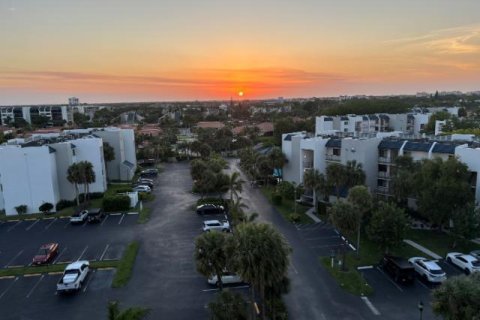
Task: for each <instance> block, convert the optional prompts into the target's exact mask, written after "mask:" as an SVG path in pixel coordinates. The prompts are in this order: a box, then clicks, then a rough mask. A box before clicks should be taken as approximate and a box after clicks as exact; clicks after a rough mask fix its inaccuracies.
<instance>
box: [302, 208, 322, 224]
mask: <svg viewBox="0 0 480 320" xmlns="http://www.w3.org/2000/svg"><path fill="white" fill-rule="evenodd" d="M314 212H315V208H310V209H308V210H307V211H306V212H305V214H306V215H307V216H309V217H310V218H311V219H312V220H313V221H314V222H315V223H319V222H322V220H320V218H318V217H317V216H316V214H315V213H314Z"/></svg>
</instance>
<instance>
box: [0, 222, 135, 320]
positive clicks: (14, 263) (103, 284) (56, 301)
mask: <svg viewBox="0 0 480 320" xmlns="http://www.w3.org/2000/svg"><path fill="white" fill-rule="evenodd" d="M137 218H138V215H137V214H134V213H118V214H111V215H107V216H106V217H105V218H104V219H103V220H102V222H100V223H97V224H87V223H83V224H75V225H74V224H71V223H70V221H69V219H66V218H48V217H47V218H45V219H41V220H38V219H35V220H23V221H8V222H1V223H0V266H1V267H2V268H16V267H24V266H29V265H31V262H32V258H33V257H34V255H35V254H36V253H37V251H38V249H39V247H40V246H41V245H42V244H45V243H52V242H55V243H58V244H59V249H58V254H57V255H56V256H55V258H54V260H53V263H69V262H72V261H76V260H89V261H105V260H117V259H120V258H121V257H122V254H123V251H124V250H125V248H126V246H127V245H128V244H129V243H130V242H131V241H132V240H133V239H134V238H135V231H136V230H137V228H138V225H137V223H136V221H137ZM114 273H115V270H114V269H103V270H102V269H99V270H93V271H92V272H90V274H89V275H88V277H87V279H86V281H85V283H84V286H83V287H82V289H81V290H80V291H79V292H77V293H75V294H71V295H57V293H56V283H57V282H58V280H59V279H60V277H61V273H49V274H33V275H26V276H19V277H4V278H1V279H0V310H2V312H1V318H2V319H60V318H64V317H65V313H66V312H68V314H72V316H68V318H69V319H84V317H85V315H86V314H88V315H91V317H90V318H103V317H104V315H105V308H106V305H107V301H108V300H109V299H111V296H112V289H111V288H110V287H111V282H112V279H113V276H114ZM27 305H28V308H26V307H25V306H27ZM75 312H78V314H75ZM80 312H81V313H80ZM62 315H63V316H62Z"/></svg>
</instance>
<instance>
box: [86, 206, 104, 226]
mask: <svg viewBox="0 0 480 320" xmlns="http://www.w3.org/2000/svg"><path fill="white" fill-rule="evenodd" d="M104 217H105V213H104V212H103V210H102V209H100V208H93V209H90V210H89V211H88V215H87V222H88V223H94V222H100V221H102V220H103V218H104Z"/></svg>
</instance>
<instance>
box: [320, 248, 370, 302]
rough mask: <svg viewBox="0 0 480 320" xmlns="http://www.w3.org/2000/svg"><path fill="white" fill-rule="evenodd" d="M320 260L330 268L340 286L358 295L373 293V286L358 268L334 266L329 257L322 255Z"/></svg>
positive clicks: (329, 270)
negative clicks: (344, 269) (345, 268)
mask: <svg viewBox="0 0 480 320" xmlns="http://www.w3.org/2000/svg"><path fill="white" fill-rule="evenodd" d="M320 261H321V262H322V264H323V266H324V267H325V268H326V269H327V270H328V272H329V273H330V274H331V275H332V277H333V278H335V280H336V281H337V282H338V284H339V285H340V287H342V288H343V289H344V290H346V291H348V292H350V293H351V294H354V295H357V296H368V295H371V294H372V293H373V289H372V287H370V285H369V284H368V283H367V281H365V279H364V278H363V276H362V274H361V273H360V272H358V271H357V269H356V268H355V269H352V268H350V269H348V270H347V271H342V270H341V269H340V268H339V267H337V266H335V265H334V266H333V267H332V264H331V260H330V258H329V257H321V258H320Z"/></svg>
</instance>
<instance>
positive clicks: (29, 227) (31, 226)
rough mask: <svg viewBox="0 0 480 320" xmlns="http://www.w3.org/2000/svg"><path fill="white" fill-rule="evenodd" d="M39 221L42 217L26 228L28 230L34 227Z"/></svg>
mask: <svg viewBox="0 0 480 320" xmlns="http://www.w3.org/2000/svg"><path fill="white" fill-rule="evenodd" d="M39 221H40V219H37V221H35V222H34V223H32V224H31V225H29V226H28V227H26V228H25V230H26V231H28V230H30V229H32V228H33V226H34V225H36V224H37V223H38V222H39Z"/></svg>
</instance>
